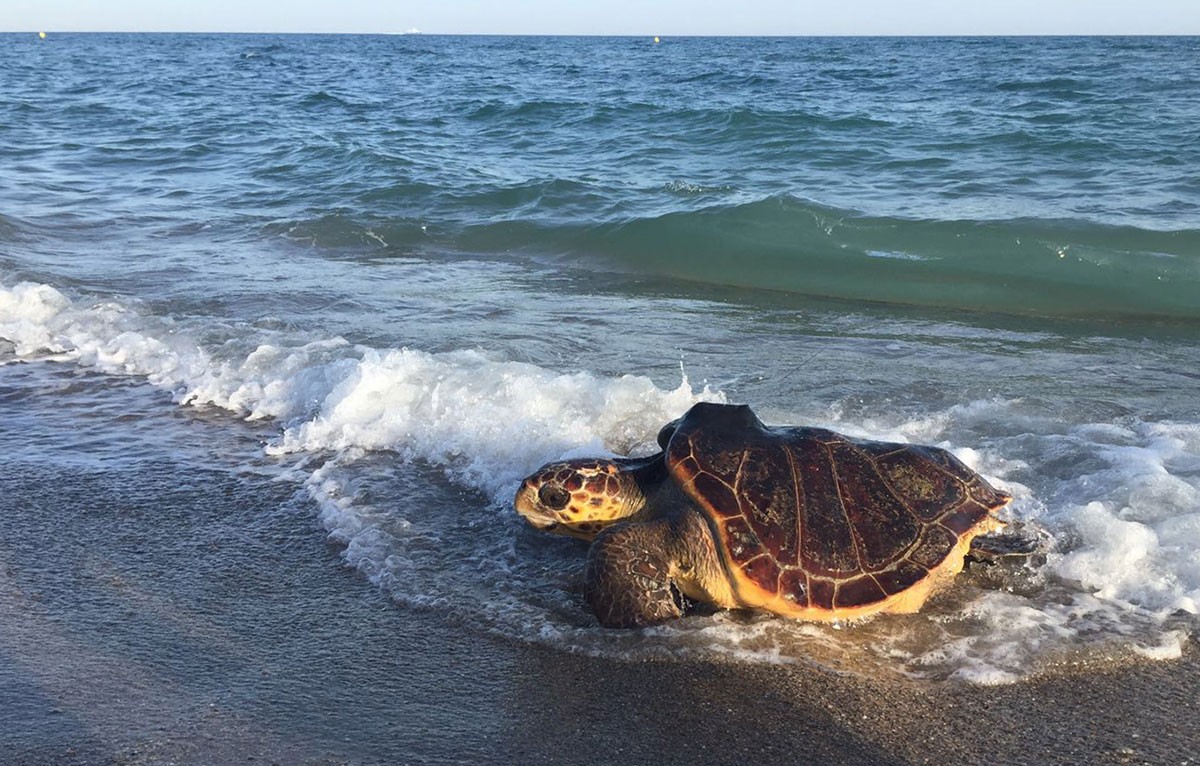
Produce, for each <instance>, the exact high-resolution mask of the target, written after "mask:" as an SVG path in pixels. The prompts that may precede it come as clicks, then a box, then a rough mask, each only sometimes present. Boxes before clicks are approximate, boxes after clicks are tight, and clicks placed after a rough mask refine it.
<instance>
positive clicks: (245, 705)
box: [0, 463, 1200, 765]
mask: <svg viewBox="0 0 1200 766" xmlns="http://www.w3.org/2000/svg"><path fill="white" fill-rule="evenodd" d="M12 467H13V466H12V465H10V468H12ZM55 471H61V475H57V476H54V475H46V473H45V470H38V469H34V468H29V469H27V470H10V471H6V472H5V473H4V475H3V476H0V518H2V519H3V524H4V526H3V530H4V535H3V538H0V762H3V763H5V764H75V763H78V764H109V763H112V764H141V763H182V764H214V763H216V764H219V763H286V764H291V763H363V764H370V763H396V764H404V763H521V764H525V763H532V764H540V763H546V764H577V763H578V764H606V763H613V764H616V763H620V764H643V763H644V764H673V763H681V764H682V763H689V764H690V763H738V764H748V763H756V764H758V763H786V764H808V763H812V764H842V763H845V764H924V763H931V764H975V763H979V764H984V763H986V764H1026V763H1027V764H1103V763H1114V764H1117V763H1149V764H1177V765H1182V764H1189V763H1196V762H1198V760H1197V759H1198V758H1200V734H1198V731H1200V710H1198V709H1197V699H1198V697H1200V651H1198V650H1197V646H1196V644H1195V642H1192V643H1190V644H1189V646H1188V647H1187V649H1186V651H1185V655H1184V657H1183V659H1181V660H1176V661H1169V662H1150V661H1143V662H1139V663H1132V664H1129V663H1126V664H1124V665H1120V666H1118V665H1115V664H1114V665H1113V666H1111V667H1098V668H1089V669H1088V670H1087V671H1086V672H1069V673H1063V674H1060V675H1056V676H1054V677H1049V678H1044V679H1042V680H1037V681H1033V682H1025V683H1019V684H1015V685H1008V686H996V687H982V686H972V685H968V684H965V683H948V682H941V683H932V682H919V681H908V680H901V679H896V678H862V677H857V676H852V675H839V674H835V673H831V672H828V671H824V670H820V669H816V668H811V667H807V666H802V665H788V666H771V665H762V664H746V663H738V662H732V661H731V662H719V661H681V660H675V661H665V660H664V661H639V662H624V661H619V660H615V659H597V658H591V657H586V656H580V655H576V654H571V653H568V652H565V651H559V650H555V649H553V648H548V647H542V646H535V645H528V644H523V643H517V642H513V641H509V640H506V639H503V638H497V637H491V636H489V635H487V634H485V633H482V632H480V631H479V630H477V629H474V628H473V627H472V626H469V625H464V624H461V623H459V622H457V621H456V620H455V619H454V618H453V617H451V616H449V615H452V614H453V612H454V610H453V608H452V607H448V608H447V609H446V610H413V609H409V608H406V607H403V606H401V605H397V604H396V603H393V602H392V601H390V600H389V599H388V598H387V597H386V596H385V595H384V594H383V593H381V592H380V591H379V590H378V589H377V588H375V587H374V586H372V585H370V584H369V583H368V582H367V581H366V580H365V579H364V578H363V577H362V576H360V575H359V574H357V573H356V572H354V571H352V570H349V569H347V568H346V567H345V566H344V564H343V563H342V561H341V558H340V555H339V554H340V551H339V549H338V547H337V546H334V545H331V544H330V543H328V542H327V541H326V539H325V535H324V533H323V532H322V531H321V530H320V529H319V528H318V527H317V526H316V523H315V521H314V519H313V517H312V516H309V515H306V514H305V513H303V511H304V509H303V508H302V507H301V508H299V509H297V508H296V503H295V501H294V499H293V498H292V496H293V494H294V487H291V486H289V485H287V484H286V483H281V482H269V481H265V480H260V479H256V478H255V477H252V476H247V477H240V478H238V477H231V476H229V475H228V474H222V473H220V472H216V471H213V472H211V473H206V472H204V471H198V472H197V475H196V481H195V482H194V483H193V484H191V485H188V486H171V487H165V486H158V485H156V484H155V481H154V479H153V475H152V472H147V471H145V470H143V469H139V471H138V474H137V475H136V476H134V475H130V474H128V473H125V472H122V471H120V470H112V469H111V467H109V468H106V469H104V470H99V469H96V468H88V467H87V466H78V465H70V464H69V463H68V464H64V465H63V466H61V467H60V468H57V469H55ZM165 473H173V471H172V472H165ZM47 487H55V488H56V489H55V490H54V491H53V492H48V491H47V489H46V488H47ZM301 505H302V504H301ZM263 509H281V510H277V511H273V512H269V513H264V510H263ZM288 509H291V510H288Z"/></svg>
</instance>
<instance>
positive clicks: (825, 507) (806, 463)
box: [788, 441, 862, 577]
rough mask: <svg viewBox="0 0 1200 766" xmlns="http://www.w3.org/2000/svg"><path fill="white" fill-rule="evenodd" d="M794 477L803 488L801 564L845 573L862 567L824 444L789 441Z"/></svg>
mask: <svg viewBox="0 0 1200 766" xmlns="http://www.w3.org/2000/svg"><path fill="white" fill-rule="evenodd" d="M788 448H789V449H790V451H791V453H792V459H793V461H794V463H795V465H796V469H797V470H796V478H797V480H798V481H799V483H800V485H801V487H802V489H803V492H804V505H803V507H802V508H801V512H800V525H801V529H803V530H804V533H803V534H802V535H801V539H800V564H801V566H803V567H804V569H805V570H807V571H808V572H809V573H811V574H817V575H827V576H834V577H844V576H846V575H848V574H850V573H853V572H857V571H861V570H862V565H861V564H860V563H859V560H858V553H857V551H856V548H855V543H854V532H853V530H852V529H851V527H850V520H849V519H848V518H846V511H845V508H843V507H842V500H841V495H840V494H839V493H838V482H837V476H836V473H835V471H834V466H833V461H832V459H831V457H830V455H829V451H828V449H827V448H826V447H825V445H823V444H820V443H818V442H815V441H800V442H796V443H794V444H790V445H788Z"/></svg>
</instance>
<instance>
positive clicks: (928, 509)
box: [875, 446, 966, 521]
mask: <svg viewBox="0 0 1200 766" xmlns="http://www.w3.org/2000/svg"><path fill="white" fill-rule="evenodd" d="M935 452H936V453H943V451H942V450H933V449H930V448H927V447H912V446H910V447H906V448H904V449H903V450H901V451H900V452H895V453H892V454H890V455H885V456H883V457H879V458H876V460H875V464H876V465H877V466H878V467H879V471H880V473H882V474H883V477H884V479H885V480H886V481H887V482H888V484H889V485H890V486H891V487H892V489H893V490H894V491H895V492H896V494H897V495H899V496H900V497H903V498H906V499H907V500H908V507H909V508H911V509H912V511H913V513H915V514H916V515H917V518H919V519H920V520H921V521H933V520H935V519H936V518H938V517H939V516H941V515H942V514H943V513H945V511H946V509H947V508H949V507H952V506H955V505H958V504H959V503H961V502H962V501H963V500H965V499H966V491H965V488H964V487H963V484H962V482H961V481H960V480H958V479H957V478H955V477H954V476H952V475H950V474H948V473H946V472H945V471H943V470H941V469H940V468H939V467H938V466H943V465H945V461H941V460H934V459H933V456H934V454H935ZM943 454H945V453H943ZM931 462H932V463H936V464H937V465H931V464H930V463H931ZM956 462H957V461H956Z"/></svg>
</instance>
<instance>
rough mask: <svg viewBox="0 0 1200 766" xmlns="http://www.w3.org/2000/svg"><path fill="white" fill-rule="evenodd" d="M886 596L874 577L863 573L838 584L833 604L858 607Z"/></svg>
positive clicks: (881, 599)
mask: <svg viewBox="0 0 1200 766" xmlns="http://www.w3.org/2000/svg"><path fill="white" fill-rule="evenodd" d="M887 597H888V594H887V593H885V592H884V590H883V588H881V587H880V586H879V583H877V582H875V578H873V577H871V575H863V576H862V577H856V578H854V579H853V580H849V581H847V582H844V583H841V584H839V585H838V588H837V595H836V596H835V598H834V606H839V607H859V606H863V605H865V604H871V603H874V602H876V601H883V600H884V599H885V598H887Z"/></svg>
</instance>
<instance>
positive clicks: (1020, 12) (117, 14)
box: [0, 0, 1200, 36]
mask: <svg viewBox="0 0 1200 766" xmlns="http://www.w3.org/2000/svg"><path fill="white" fill-rule="evenodd" d="M410 29H418V30H420V31H422V32H425V33H433V34H547V35H578V34H598V35H664V36H670V35H952V34H972V35H994V34H1003V35H1013V34H1191V35H1200V0H823V1H822V2H810V1H809V0H610V1H609V2H586V1H584V0H490V1H489V0H412V1H411V2H406V1H404V0H390V1H388V0H0V31H9V32H33V31H46V32H67V31H80V32H95V31H111V32H357V33H392V32H404V31H407V30H410Z"/></svg>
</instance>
